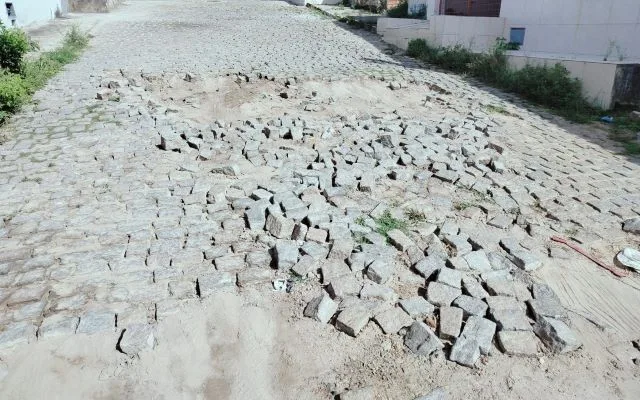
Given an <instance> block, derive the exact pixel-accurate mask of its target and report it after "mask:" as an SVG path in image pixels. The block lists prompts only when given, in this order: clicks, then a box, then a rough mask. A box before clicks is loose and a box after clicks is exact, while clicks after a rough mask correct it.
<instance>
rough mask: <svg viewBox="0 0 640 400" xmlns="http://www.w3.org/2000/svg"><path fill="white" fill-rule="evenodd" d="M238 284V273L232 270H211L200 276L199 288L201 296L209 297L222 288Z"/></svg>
mask: <svg viewBox="0 0 640 400" xmlns="http://www.w3.org/2000/svg"><path fill="white" fill-rule="evenodd" d="M235 286H236V274H234V273H232V272H211V273H208V274H202V275H200V276H198V280H197V288H198V293H199V294H200V297H209V296H211V295H212V294H214V293H218V292H220V291H221V290H224V289H229V288H234V287H235Z"/></svg>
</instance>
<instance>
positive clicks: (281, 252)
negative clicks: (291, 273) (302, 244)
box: [274, 240, 300, 271]
mask: <svg viewBox="0 0 640 400" xmlns="http://www.w3.org/2000/svg"><path fill="white" fill-rule="evenodd" d="M274 255H275V260H276V267H277V268H278V269H279V270H281V271H282V270H288V269H290V268H291V267H293V266H294V265H296V263H297V262H298V256H299V255H300V252H299V249H298V245H297V244H296V242H295V241H293V240H278V241H276V245H275V248H274Z"/></svg>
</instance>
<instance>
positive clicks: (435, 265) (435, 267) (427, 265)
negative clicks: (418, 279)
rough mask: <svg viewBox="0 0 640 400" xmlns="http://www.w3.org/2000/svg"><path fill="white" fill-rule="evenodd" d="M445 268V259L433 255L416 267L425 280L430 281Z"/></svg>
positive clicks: (419, 262)
mask: <svg viewBox="0 0 640 400" xmlns="http://www.w3.org/2000/svg"><path fill="white" fill-rule="evenodd" d="M445 267H446V265H445V261H444V259H442V258H440V257H437V256H431V255H430V256H428V257H425V258H423V259H422V260H420V261H418V263H417V264H416V265H415V266H414V268H415V270H416V271H418V273H419V274H420V275H422V276H423V277H424V278H425V279H429V278H430V277H431V275H433V274H434V273H436V272H437V271H439V270H441V269H443V268H445Z"/></svg>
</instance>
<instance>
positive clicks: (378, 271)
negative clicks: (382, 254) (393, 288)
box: [367, 259, 395, 284]
mask: <svg viewBox="0 0 640 400" xmlns="http://www.w3.org/2000/svg"><path fill="white" fill-rule="evenodd" d="M394 270H395V265H394V264H393V262H390V261H387V260H380V259H377V260H375V261H374V262H372V263H371V264H369V267H367V278H369V279H371V280H372V281H374V282H375V283H380V284H384V283H387V282H388V281H389V279H391V277H392V276H393V271H394Z"/></svg>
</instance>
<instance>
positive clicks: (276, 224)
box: [266, 214, 295, 239]
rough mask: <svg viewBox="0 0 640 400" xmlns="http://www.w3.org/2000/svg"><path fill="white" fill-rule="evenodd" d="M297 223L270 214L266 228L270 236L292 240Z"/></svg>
mask: <svg viewBox="0 0 640 400" xmlns="http://www.w3.org/2000/svg"><path fill="white" fill-rule="evenodd" d="M294 227H295V222H294V221H293V220H291V219H288V218H285V217H283V216H282V215H274V214H269V215H268V216H267V219H266V228H267V231H269V233H270V234H272V235H273V236H275V237H277V238H278V239H290V238H291V235H292V234H293V228H294Z"/></svg>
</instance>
